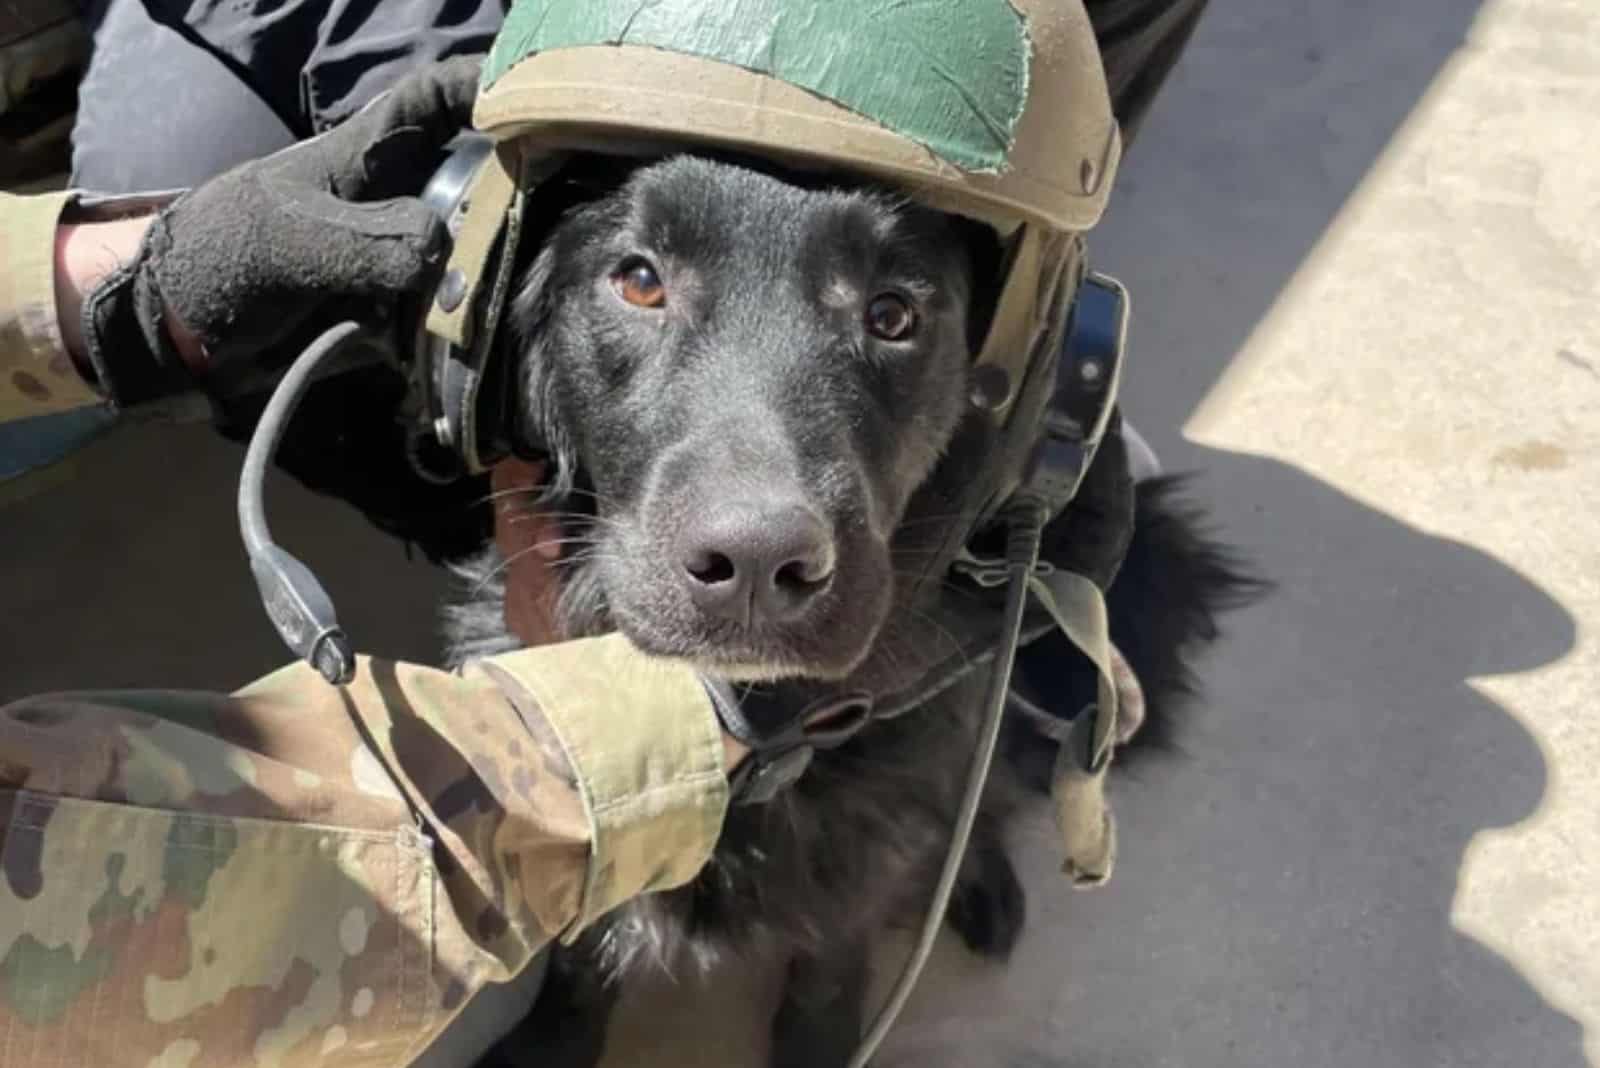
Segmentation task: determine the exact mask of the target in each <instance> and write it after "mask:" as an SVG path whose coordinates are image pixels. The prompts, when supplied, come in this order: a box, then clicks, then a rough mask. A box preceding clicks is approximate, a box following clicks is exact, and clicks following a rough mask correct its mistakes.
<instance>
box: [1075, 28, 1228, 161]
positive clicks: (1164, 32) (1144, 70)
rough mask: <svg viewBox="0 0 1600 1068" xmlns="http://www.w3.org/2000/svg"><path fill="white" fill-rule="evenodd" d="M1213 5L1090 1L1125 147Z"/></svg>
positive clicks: (1113, 107)
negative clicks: (1207, 8)
mask: <svg viewBox="0 0 1600 1068" xmlns="http://www.w3.org/2000/svg"><path fill="white" fill-rule="evenodd" d="M1207 3H1209V0H1085V5H1084V6H1085V7H1086V8H1087V9H1088V12H1089V21H1090V22H1091V23H1093V25H1094V34H1095V40H1096V42H1098V43H1099V45H1100V58H1101V61H1102V62H1103V63H1104V65H1105V68H1106V82H1107V84H1108V86H1109V88H1110V90H1111V109H1112V113H1113V114H1115V115H1116V117H1117V122H1118V123H1119V124H1120V125H1121V127H1122V138H1123V142H1124V144H1125V145H1130V144H1132V143H1133V142H1134V140H1136V139H1137V137H1138V134H1139V130H1140V128H1141V127H1142V126H1143V124H1144V120H1145V116H1146V115H1148V114H1149V111H1150V106H1151V105H1152V104H1153V103H1154V102H1155V98H1156V94H1157V93H1158V92H1160V90H1161V87H1162V86H1163V85H1165V84H1166V82H1167V78H1168V76H1169V75H1171V73H1172V70H1173V68H1174V67H1176V66H1177V64H1178V60H1179V59H1181V58H1182V57H1183V53H1184V50H1185V49H1186V48H1187V47H1188V45H1189V40H1190V38H1191V37H1193V36H1194V31H1195V27H1196V26H1198V25H1199V24H1200V17H1201V16H1202V15H1204V14H1205V10H1206V5H1207Z"/></svg>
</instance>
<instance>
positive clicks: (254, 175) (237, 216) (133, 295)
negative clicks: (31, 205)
mask: <svg viewBox="0 0 1600 1068" xmlns="http://www.w3.org/2000/svg"><path fill="white" fill-rule="evenodd" d="M478 66H479V61H478V59H477V58H475V57H461V58H457V59H452V60H449V61H446V62H444V63H441V64H438V65H435V66H430V67H427V68H424V69H422V70H419V71H417V72H416V73H414V74H412V75H410V76H409V77H407V78H406V79H405V80H404V81H402V82H401V83H399V84H398V85H396V86H395V88H394V89H393V90H391V91H390V92H388V93H386V94H384V95H383V96H381V97H379V98H378V99H376V100H374V101H373V102H372V103H371V104H370V105H368V106H367V107H366V108H365V109H364V110H363V111H361V112H360V113H359V114H357V115H355V116H354V117H353V118H351V119H350V120H348V121H347V122H345V123H344V124H342V125H341V126H339V127H338V128H336V129H334V130H331V131H329V132H328V133H326V134H323V135H322V136H320V137H317V138H314V139H313V140H310V141H306V142H303V143H301V144H298V145H295V146H293V147H291V148H288V149H285V150H283V151H281V152H278V153H275V154H273V155H271V156H269V157H267V158H266V159H263V160H257V161H254V162H251V163H247V164H244V165H242V166H240V167H237V168H235V169H234V170H232V171H229V172H227V173H226V174H223V175H221V176H220V177H217V178H214V179H212V180H211V181H209V182H206V183H205V184H204V185H201V186H199V187H198V188H196V189H194V190H192V191H190V192H188V193H186V194H184V195H183V196H181V197H179V198H178V199H177V200H176V201H175V202H174V203H173V204H172V205H171V206H170V207H168V208H166V210H164V211H162V212H161V213H160V215H158V216H157V218H156V219H155V220H154V221H153V223H152V224H151V226H150V229H149V231H148V232H147V233H146V235H145V238H144V241H143V242H142V244H141V246H140V249H139V252H138V254H137V255H136V256H135V257H134V258H133V259H132V260H131V261H130V262H128V263H126V264H124V265H123V266H122V267H121V268H120V269H118V270H117V271H114V272H113V273H111V274H110V275H108V276H106V277H105V278H104V279H103V280H102V281H101V283H100V284H99V285H98V286H97V287H96V288H95V289H94V290H93V291H92V292H91V293H90V294H89V295H88V297H87V299H86V300H85V302H84V311H83V327H84V338H85V343H86V347H87V349H88V353H89V358H90V361H91V363H92V364H93V366H94V370H95V373H96V375H97V377H98V378H99V384H100V388H101V390H102V391H103V392H104V393H105V394H106V395H107V397H108V398H109V399H110V400H111V401H112V402H113V403H115V404H116V405H118V406H120V407H126V406H129V405H134V404H138V403H140V402H143V401H148V400H152V399H155V398H158V397H162V396H168V395H171V394H174V393H179V392H183V391H185V390H188V389H191V388H194V387H195V386H196V385H199V384H201V383H202V382H204V383H205V384H206V385H207V386H208V387H210V388H211V390H212V391H213V392H214V391H215V389H216V387H217V386H218V384H219V381H218V380H219V378H220V377H226V376H225V375H223V374H221V373H222V372H226V371H228V370H230V369H232V370H235V371H236V370H237V369H238V368H239V365H241V364H248V363H250V362H251V361H252V360H253V359H255V358H258V357H261V356H262V355H263V354H266V353H268V352H269V351H273V350H280V351H282V352H283V354H284V355H285V356H292V355H293V353H294V351H296V350H297V349H298V348H299V347H300V346H301V344H303V343H304V342H306V341H309V340H310V338H311V337H312V336H314V335H315V334H316V333H318V332H320V330H321V329H323V328H325V327H326V326H328V325H331V324H332V322H334V321H335V320H336V319H338V318H343V317H345V316H344V315H340V314H339V311H340V310H343V311H345V312H346V313H348V312H350V311H351V310H355V311H358V312H359V313H360V317H361V318H362V319H364V320H369V319H370V318H371V315H372V313H373V311H374V310H381V309H382V308H383V307H384V306H386V305H392V303H393V302H394V300H395V299H396V298H398V297H400V296H401V295H405V294H421V293H423V292H424V291H426V290H427V289H428V288H430V286H431V284H432V283H433V282H434V280H435V279H436V278H437V276H438V274H439V272H440V271H441V270H442V269H443V267H444V263H445V261H446V258H447V254H448V246H449V236H448V234H447V232H446V230H445V227H444V224H443V222H442V221H440V220H439V219H438V218H437V217H436V216H435V215H434V214H433V213H432V212H431V211H429V210H428V209H427V208H426V207H425V206H424V205H423V204H422V202H421V201H420V200H418V199H416V194H418V193H420V191H421V190H422V188H423V186H424V185H425V184H426V182H427V179H428V177H429V175H430V174H431V173H432V171H433V170H434V168H435V167H436V166H437V164H438V162H439V158H440V154H441V150H442V149H443V147H444V146H445V144H446V143H447V142H448V141H449V140H450V139H451V138H452V137H453V136H454V135H455V134H456V133H457V132H458V131H459V130H460V129H462V128H463V127H464V126H466V125H467V124H468V123H469V121H470V119H471V109H472V102H473V98H474V96H475V94H476V91H477V84H478ZM180 342H181V347H180Z"/></svg>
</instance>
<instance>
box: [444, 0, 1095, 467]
mask: <svg viewBox="0 0 1600 1068" xmlns="http://www.w3.org/2000/svg"><path fill="white" fill-rule="evenodd" d="M473 121H474V125H475V126H476V127H477V128H478V129H479V130H480V131H483V132H484V133H486V134H488V135H490V137H491V138H492V139H493V141H494V146H495V147H494V150H493V152H492V154H491V158H490V159H489V160H488V161H487V163H486V164H485V165H484V166H482V167H481V168H480V169H479V172H478V173H477V175H476V177H475V178H474V179H473V182H472V187H471V188H470V190H469V194H468V197H467V203H468V208H467V210H466V214H465V217H464V219H463V220H462V221H461V222H460V226H459V232H458V234H457V239H456V244H455V248H454V251H453V253H452V259H451V264H450V268H449V269H448V271H447V273H446V284H445V285H444V286H443V287H442V288H441V293H440V300H439V301H438V302H437V303H436V304H435V306H434V307H433V308H432V309H431V311H430V314H429V318H428V329H429V331H430V332H431V333H432V334H434V335H436V336H437V337H439V338H441V339H445V340H447V341H448V342H449V343H450V344H451V345H452V346H454V347H455V348H456V349H457V350H458V352H460V353H465V354H468V355H466V356H464V365H465V366H467V367H468V371H467V373H466V377H467V379H468V381H469V388H468V389H467V390H466V398H465V399H466V401H467V403H466V405H465V407H464V408H459V409H458V411H459V412H460V418H458V419H457V422H458V423H461V422H465V423H466V425H465V426H462V427H461V428H460V429H459V430H458V432H457V436H458V437H459V438H464V439H465V440H458V441H457V442H455V443H454V444H455V445H456V446H457V447H461V446H463V445H464V446H465V447H466V450H467V452H468V453H469V455H468V467H469V468H478V469H481V467H482V466H483V464H484V461H485V460H486V459H487V458H486V457H485V458H479V457H477V456H476V454H475V445H474V439H475V437H476V431H475V430H474V425H473V424H474V421H475V420H476V418H477V417H476V415H475V412H474V398H475V396H476V392H477V391H476V382H477V379H478V375H477V373H476V371H474V370H472V369H473V368H481V367H482V366H483V360H484V359H485V358H486V353H485V352H484V351H483V350H484V349H486V348H487V342H488V338H486V337H484V336H482V335H484V334H489V335H492V333H493V324H494V323H495V322H496V321H497V320H498V317H499V309H500V306H501V304H502V302H503V300H504V298H505V294H506V291H507V289H508V287H509V271H510V267H511V261H512V259H513V258H514V257H513V255H512V249H513V248H514V244H515V241H516V230H517V228H518V226H520V212H521V208H522V205H523V203H524V198H525V197H526V196H527V194H528V191H529V190H532V189H536V187H537V185H538V183H539V182H540V181H541V180H542V179H543V178H544V177H546V176H548V175H549V174H550V173H551V172H552V170H553V169H554V166H555V163H554V162H553V161H555V160H557V159H558V158H560V157H561V156H562V155H563V154H566V153H571V152H574V151H598V152H603V153H614V154H627V153H659V152H669V151H674V150H682V149H684V148H686V147H689V148H692V147H694V146H700V147H711V148H717V149H732V150H736V151H742V152H744V153H747V154H752V155H758V156H761V157H763V158H770V159H772V160H773V161H774V162H779V163H784V164H788V165H791V166H798V167H809V168H825V169H832V170H839V171H844V172H848V173H850V174H852V175H856V176H865V177H868V178H871V179H873V180H877V181H881V182H883V183H884V184H886V185H888V186H890V187H893V188H897V189H898V190H900V191H902V192H904V193H905V194H907V195H908V196H910V197H911V198H912V199H913V200H915V201H917V202H919V203H923V204H926V205H927V206H929V207H932V208H935V209H937V210H941V211H945V212H950V213H953V214H958V215H963V216H966V217H969V218H973V219H976V220H978V221H980V222H983V223H985V224H987V225H989V226H990V227H992V228H993V229H994V231H995V232H996V234H997V235H998V237H999V238H1000V240H1001V242H1002V245H1003V246H1004V248H1005V250H1006V256H1005V260H1004V267H1003V270H1004V272H1005V277H1004V279H1002V280H997V281H998V283H999V284H997V285H996V287H995V289H994V291H995V292H996V293H997V294H998V296H997V298H996V305H995V308H994V312H993V315H992V317H991V320H990V328H989V333H988V336H987V338H986V340H985V342H984V344H983V346H982V349H981V352H980V354H979V356H978V358H977V364H978V367H979V368H980V369H982V370H984V371H987V372H988V374H987V376H985V378H984V380H985V381H986V383H987V387H988V388H987V389H986V390H984V391H983V392H984V396H983V397H982V398H981V405H982V406H984V407H986V408H987V409H988V410H990V411H991V412H992V413H993V414H994V415H995V416H996V418H997V419H998V420H1000V421H1001V422H1004V421H1005V420H1007V419H1008V418H1009V417H1010V414H1011V413H1010V409H1011V408H1012V407H1013V405H1014V404H1015V403H1016V402H1017V400H1018V397H1019V393H1020V391H1022V390H1023V388H1024V385H1023V383H1024V379H1025V378H1026V377H1028V376H1029V371H1030V361H1031V360H1032V358H1033V357H1034V356H1035V355H1037V354H1038V353H1039V352H1041V351H1043V350H1045V349H1046V348H1047V347H1049V348H1051V349H1052V350H1053V347H1054V343H1055V342H1056V341H1058V340H1059V337H1060V334H1061V330H1062V327H1063V321H1064V318H1065V316H1066V309H1067V306H1068V305H1070V303H1071V294H1072V293H1073V292H1075V290H1076V284H1077V282H1078V280H1079V276H1080V275H1081V273H1082V256H1081V254H1080V253H1081V238H1080V235H1081V234H1082V232H1083V231H1086V230H1088V229H1089V228H1090V227H1092V226H1093V225H1094V224H1095V223H1096V222H1098V221H1099V219H1100V216H1101V214H1102V212H1103V211H1104V209H1105V204H1106V200H1107V198H1108V196H1109V194H1110V190H1111V186H1112V184H1113V179H1114V177H1115V172H1116V167H1117V163H1118V159H1119V157H1120V153H1121V139H1120V134H1119V131H1118V127H1117V123H1116V121H1115V119H1114V118H1113V116H1112V110H1111V102H1110V96H1109V93H1108V90H1107V86H1106V80H1105V74H1104V70H1103V68H1102V66H1101V61H1100V54H1099V50H1098V47H1097V45H1096V42H1095V37H1094V33H1093V30H1092V28H1091V25H1090V22H1089V18H1088V15H1087V13H1086V12H1085V10H1084V8H1083V5H1082V3H1081V0H898V2H894V3H885V4H870V3H865V4H864V3H861V2H859V0H810V2H807V3H802V2H795V0H518V2H517V3H516V4H515V5H514V6H513V7H512V9H511V10H510V12H509V13H508V15H507V17H506V21H505V24H504V26H503V28H502V29H501V31H500V34H499V35H498V36H497V38H496V39H495V42H494V45H493V47H492V49H491V51H490V53H489V55H488V57H487V58H486V60H485V63H484V67H483V75H482V88H481V90H480V94H479V97H478V101H477V104H476V107H475V111H474V116H473ZM507 218H509V219H511V220H512V221H511V224H510V225H507V224H506V222H505V220H506V219H507ZM475 334H476V335H479V336H477V337H474V335H475ZM474 349H476V350H478V353H479V354H478V356H477V357H476V358H474V357H472V356H471V355H470V353H471V352H472V351H473V350H474ZM990 365H992V366H990ZM978 380H979V379H977V378H975V381H978ZM997 383H998V387H997V386H996V384H997ZM454 393H456V394H459V393H460V391H459V390H456V391H454ZM1021 407H1026V405H1025V404H1024V405H1021ZM446 414H448V412H447V413H446ZM1017 414H1019V415H1024V413H1021V412H1019V413H1017ZM1024 418H1026V416H1025V415H1024ZM447 422H448V420H447ZM447 444H448V443H447Z"/></svg>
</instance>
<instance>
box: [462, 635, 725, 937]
mask: <svg viewBox="0 0 1600 1068" xmlns="http://www.w3.org/2000/svg"><path fill="white" fill-rule="evenodd" d="M487 664H492V665H493V666H494V667H495V668H498V669H499V670H500V671H502V672H504V673H505V674H507V675H510V676H511V677H512V678H514V679H515V681H516V682H517V683H519V684H520V685H522V686H523V687H525V688H526V689H527V691H528V692H529V694H530V695H531V696H532V697H533V699H534V702H535V703H536V704H537V706H538V708H539V711H540V712H541V713H542V714H543V716H544V719H545V721H546V722H548V723H549V724H550V726H551V728H552V729H553V730H554V731H555V733H556V736H557V737H558V739H559V740H560V744H561V747H562V749H563V750H564V752H565V754H566V757H567V760H568V762H569V763H570V765H571V768H572V771H573V774H574V776H575V779H576V785H577V787H578V790H579V793H580V795H581V796H582V798H583V804H584V811H585V812H586V813H587V814H588V817H589V821H590V826H591V829H592V832H593V838H592V841H593V848H592V851H591V853H590V856H589V870H588V873H587V875H586V878H585V880H584V887H583V891H582V895H581V899H580V902H579V907H578V914H577V917H576V919H575V920H574V921H573V923H572V924H571V926H569V927H568V929H567V930H566V932H564V934H563V936H562V939H563V941H566V942H571V941H572V940H573V939H574V938H576V937H577V935H578V934H579V932H581V931H582V930H583V928H584V927H586V926H588V925H589V924H590V923H593V922H594V921H595V920H596V919H598V918H599V917H600V916H603V915H604V914H605V913H607V912H609V911H610V910H612V909H613V908H615V907H617V906H618V905H620V904H622V903H623V902H625V901H627V900H628V899H630V898H632V897H635V896H637V895H639V894H643V893H651V892H654V891H659V890H667V889H670V888H672V887H675V886H681V885H683V884H684V883H686V882H688V881H689V880H690V879H692V878H694V876H695V875H696V874H697V873H698V872H699V871H700V869H701V868H702V867H704V866H705V863H706V861H707V860H708V859H710V856H711V850H712V847H713V846H714V845H715V844H716V840H717V835H718V834H719V833H720V831H721V829H722V817H723V813H724V812H725V811H726V809H727V805H728V782H727V777H726V775H725V774H724V771H723V761H724V749H723V744H722V732H721V728H720V727H719V725H718V721H717V717H716V714H715V712H714V711H713V708H712V705H711V700H710V698H709V697H708V696H707V694H706V692H705V689H704V687H702V685H701V684H700V680H699V678H698V677H697V676H696V675H695V673H694V672H693V671H692V670H690V669H689V668H688V667H685V666H683V665H679V664H674V663H671V662H669V661H664V660H659V659H656V658H654V657H649V656H646V655H645V654H643V653H641V652H639V651H638V650H637V649H636V648H634V646H633V645H632V644H630V643H629V642H628V640H627V639H626V638H624V637H622V636H621V635H616V634H614V635H609V636H606V637H603V638H592V639H587V640H583V641H576V642H566V643H563V644H560V645H551V646H544V647H542V648H538V649H528V650H524V651H522V652H520V653H516V654H512V655H511V656H508V657H499V658H495V659H494V660H492V661H488V662H486V666H487Z"/></svg>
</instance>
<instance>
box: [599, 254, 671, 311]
mask: <svg viewBox="0 0 1600 1068" xmlns="http://www.w3.org/2000/svg"><path fill="white" fill-rule="evenodd" d="M611 284H612V285H614V286H616V287H617V293H618V294H619V295H620V296H621V297H622V299H623V300H625V301H627V302H628V303H629V304H633V305H635V306H637V307H640V308H659V307H661V305H663V304H665V303H666V302H667V288H666V286H663V285H662V284H661V277H660V276H659V275H657V274H656V269H655V268H654V267H652V266H650V264H649V263H647V262H646V261H644V260H642V259H639V258H638V257H634V258H632V259H628V260H624V261H623V263H622V266H621V267H618V268H617V270H616V272H615V273H614V274H612V276H611Z"/></svg>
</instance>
